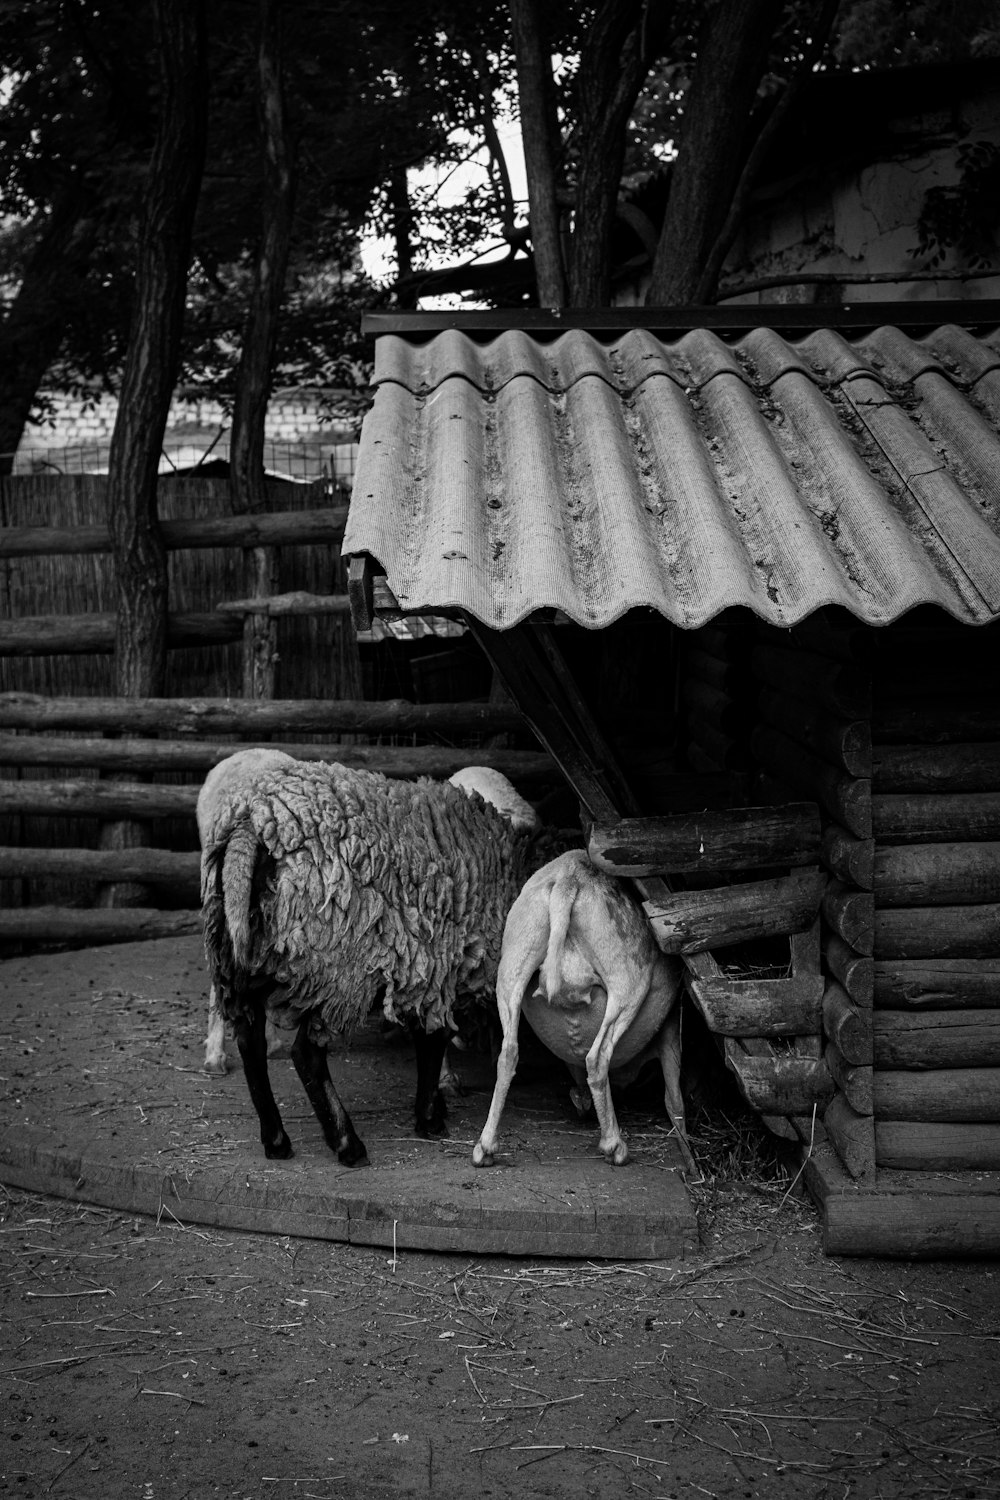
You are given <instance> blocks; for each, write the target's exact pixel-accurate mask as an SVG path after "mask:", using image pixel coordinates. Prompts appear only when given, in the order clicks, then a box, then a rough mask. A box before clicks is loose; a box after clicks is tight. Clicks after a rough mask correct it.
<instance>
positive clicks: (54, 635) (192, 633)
mask: <svg viewBox="0 0 1000 1500" xmlns="http://www.w3.org/2000/svg"><path fill="white" fill-rule="evenodd" d="M115 630H116V619H115V616H114V615H113V614H98V613H94V614H86V615H24V616H22V617H21V618H20V619H17V620H0V656H71V655H72V656H86V655H90V654H91V653H93V654H94V655H104V656H107V655H111V654H112V653H113V652H114V649H115ZM242 639H243V626H242V624H241V623H240V621H239V620H238V619H230V618H228V617H227V616H225V615H220V614H217V613H215V612H211V613H202V614H198V613H193V612H184V611H180V612H177V613H174V612H173V611H171V613H170V614H168V616H167V646H168V647H169V648H170V649H171V650H178V649H180V648H182V647H188V646H226V645H229V644H230V643H232V642H233V641H240V640H242Z"/></svg>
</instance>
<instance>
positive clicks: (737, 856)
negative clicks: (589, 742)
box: [588, 802, 819, 875]
mask: <svg viewBox="0 0 1000 1500" xmlns="http://www.w3.org/2000/svg"><path fill="white" fill-rule="evenodd" d="M588 849H589V854H590V858H591V859H592V860H593V862H594V864H595V865H597V866H598V868H599V869H602V870H607V871H608V872H609V873H610V874H613V875H654V874H657V873H659V872H666V873H670V874H677V875H680V874H684V875H688V874H692V873H695V872H697V871H700V870H713V871H714V870H720V871H723V870H753V869H760V868H761V867H765V866H775V865H803V864H815V863H816V860H817V857H818V852H819V808H818V807H817V806H816V804H815V803H814V802H795V803H790V804H787V805H786V806H784V807H739V808H733V809H731V810H729V811H718V812H699V813H694V814H692V813H681V814H672V815H669V816H658V817H652V818H623V819H621V820H620V821H619V822H617V823H611V824H606V823H599V824H595V825H594V826H593V827H592V828H591V830H590V839H589V846H588Z"/></svg>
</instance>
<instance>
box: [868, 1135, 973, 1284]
mask: <svg viewBox="0 0 1000 1500" xmlns="http://www.w3.org/2000/svg"><path fill="white" fill-rule="evenodd" d="M875 1161H876V1163H877V1165H878V1166H879V1167H882V1168H888V1169H896V1170H899V1171H904V1172H921V1171H924V1172H947V1171H973V1172H976V1171H979V1172H992V1171H996V1170H997V1169H998V1168H1000V1126H998V1125H992V1124H974V1125H966V1124H958V1123H954V1124H938V1123H921V1122H917V1121H898V1122H897V1121H889V1120H886V1121H882V1120H879V1121H877V1122H876V1125H875ZM981 1201H982V1202H983V1204H984V1206H985V1202H986V1200H985V1199H983V1200H981ZM893 1202H894V1200H893V1199H892V1198H888V1199H887V1207H889V1208H891V1205H892V1204H893ZM957 1206H958V1205H956V1204H955V1203H954V1200H949V1199H946V1200H945V1203H944V1205H943V1212H944V1215H945V1216H947V1215H948V1213H949V1211H950V1212H951V1214H952V1224H953V1239H952V1243H951V1244H950V1245H949V1246H947V1247H946V1248H942V1251H941V1252H940V1253H942V1254H954V1253H955V1248H956V1246H955V1243H954V1220H955V1210H956V1208H957ZM993 1206H995V1209H996V1215H997V1221H996V1222H995V1223H994V1234H995V1237H996V1238H995V1242H994V1250H995V1249H996V1248H998V1247H1000V1201H997V1200H994V1203H993Z"/></svg>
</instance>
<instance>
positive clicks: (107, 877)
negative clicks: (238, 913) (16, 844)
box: [0, 847, 201, 906]
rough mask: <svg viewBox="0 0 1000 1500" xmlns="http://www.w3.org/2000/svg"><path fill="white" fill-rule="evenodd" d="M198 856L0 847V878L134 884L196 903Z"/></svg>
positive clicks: (161, 851) (157, 851) (163, 851)
mask: <svg viewBox="0 0 1000 1500" xmlns="http://www.w3.org/2000/svg"><path fill="white" fill-rule="evenodd" d="M200 863H201V860H200V856H199V855H198V854H197V853H175V852H174V851H172V850H169V849H150V848H141V849H29V848H23V847H22V848H3V847H0V877H2V878H3V879H7V880H11V879H28V880H34V879H37V878H39V877H41V876H56V877H66V878H68V879H71V880H84V881H96V882H98V883H102V882H107V881H111V880H114V881H121V880H137V881H141V882H143V883H144V884H146V885H158V886H165V887H167V888H168V889H173V890H175V891H180V892H183V893H184V894H185V895H186V896H189V897H190V898H191V900H190V904H191V905H192V906H197V904H198V901H199V879H200V875H199V866H200Z"/></svg>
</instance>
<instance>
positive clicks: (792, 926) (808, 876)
mask: <svg viewBox="0 0 1000 1500" xmlns="http://www.w3.org/2000/svg"><path fill="white" fill-rule="evenodd" d="M825 884H826V876H825V875H824V874H822V873H821V872H820V871H815V870H798V871H795V872H794V873H793V874H791V875H786V876H783V877H781V878H780V879H778V880H758V881H752V882H748V883H747V884H745V885H730V886H723V887H719V888H715V889H712V890H707V891H683V892H675V893H674V894H672V895H671V896H670V897H669V905H666V904H659V903H655V902H650V901H647V902H644V903H643V904H644V907H645V910H646V915H647V916H648V917H649V920H650V925H651V926H652V928H653V932H654V935H655V937H656V940H657V942H658V943H659V945H660V947H661V948H662V949H663V951H664V953H682V954H686V953H699V952H703V951H704V950H706V949H708V948H714V947H724V946H727V945H729V944H733V943H742V942H748V941H750V940H751V939H753V938H758V937H775V936H780V935H782V934H787V933H791V932H801V931H803V930H804V929H805V928H807V927H810V926H811V925H812V923H813V921H814V919H815V916H816V911H817V908H818V906H819V902H820V897H821V895H822V892H823V888H824V886H825ZM779 1113H781V1111H779Z"/></svg>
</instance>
